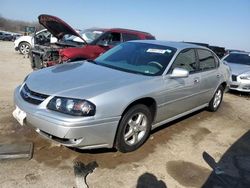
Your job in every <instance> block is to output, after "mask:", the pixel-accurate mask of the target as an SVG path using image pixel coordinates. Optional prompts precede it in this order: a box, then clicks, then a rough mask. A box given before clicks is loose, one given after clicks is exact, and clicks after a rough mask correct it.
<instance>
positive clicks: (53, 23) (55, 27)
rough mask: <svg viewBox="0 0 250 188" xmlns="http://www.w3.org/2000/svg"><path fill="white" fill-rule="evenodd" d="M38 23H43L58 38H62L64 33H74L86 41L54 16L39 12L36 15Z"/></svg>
mask: <svg viewBox="0 0 250 188" xmlns="http://www.w3.org/2000/svg"><path fill="white" fill-rule="evenodd" d="M38 20H39V23H40V24H41V25H43V26H44V27H45V28H46V29H48V31H49V32H50V33H51V34H52V35H54V36H55V37H56V38H57V39H58V40H60V39H62V38H63V37H64V36H65V35H67V34H68V35H74V36H77V37H79V38H80V39H82V40H83V42H84V43H85V44H87V42H86V41H85V40H84V39H83V38H82V37H81V35H79V34H78V33H77V32H76V31H75V30H74V29H73V28H72V27H70V26H69V25H68V24H67V23H66V22H64V21H63V20H61V19H60V18H57V17H55V16H51V15H46V14H41V15H39V16H38Z"/></svg>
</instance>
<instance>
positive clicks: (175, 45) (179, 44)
mask: <svg viewBox="0 0 250 188" xmlns="http://www.w3.org/2000/svg"><path fill="white" fill-rule="evenodd" d="M129 42H138V43H147V44H156V45H161V46H168V47H173V48H176V49H178V50H182V49H186V48H202V49H207V50H209V49H208V48H206V47H203V46H199V45H196V44H190V43H185V42H174V41H163V40H135V41H129ZM209 51H211V50H209Z"/></svg>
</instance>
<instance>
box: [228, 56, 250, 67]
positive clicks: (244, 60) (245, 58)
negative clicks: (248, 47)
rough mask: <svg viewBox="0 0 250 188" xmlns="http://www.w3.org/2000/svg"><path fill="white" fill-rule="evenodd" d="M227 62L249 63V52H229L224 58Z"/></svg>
mask: <svg viewBox="0 0 250 188" xmlns="http://www.w3.org/2000/svg"><path fill="white" fill-rule="evenodd" d="M224 60H225V61H227V62H231V63H236V64H244V65H250V54H237V53H232V54H229V55H228V56H227V57H226V58H225V59H224Z"/></svg>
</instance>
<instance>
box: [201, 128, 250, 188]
mask: <svg viewBox="0 0 250 188" xmlns="http://www.w3.org/2000/svg"><path fill="white" fill-rule="evenodd" d="M249 145H250V131H248V132H246V133H245V134H244V135H243V136H242V137H240V138H239V139H238V140H237V141H236V142H235V143H234V144H233V145H231V147H230V148H229V149H228V150H227V151H226V152H225V153H224V154H223V156H222V157H221V159H220V160H219V161H218V162H215V160H214V159H213V157H212V156H210V155H209V154H208V153H206V152H204V153H203V159H204V160H205V161H206V163H207V164H208V165H209V166H210V167H211V168H212V169H213V171H212V173H211V174H210V176H209V177H208V179H207V181H206V182H205V184H204V185H203V186H202V187H203V188H213V187H226V188H234V187H237V188H243V187H250V147H249Z"/></svg>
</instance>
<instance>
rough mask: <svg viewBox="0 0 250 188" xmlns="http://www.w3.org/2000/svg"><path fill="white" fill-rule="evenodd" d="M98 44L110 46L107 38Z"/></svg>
mask: <svg viewBox="0 0 250 188" xmlns="http://www.w3.org/2000/svg"><path fill="white" fill-rule="evenodd" d="M97 44H98V45H99V46H105V47H107V46H109V44H108V41H107V40H101V41H99V42H98V43H97Z"/></svg>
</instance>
